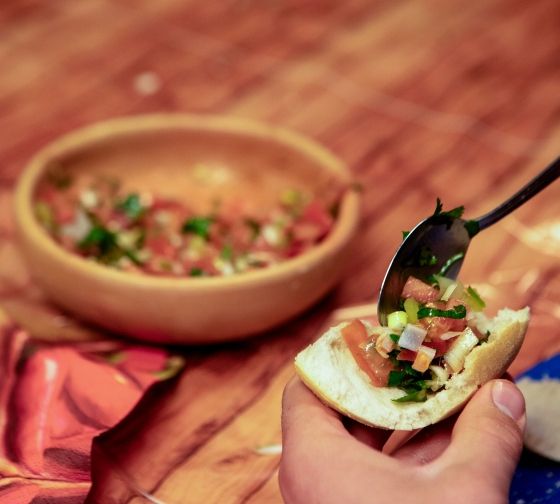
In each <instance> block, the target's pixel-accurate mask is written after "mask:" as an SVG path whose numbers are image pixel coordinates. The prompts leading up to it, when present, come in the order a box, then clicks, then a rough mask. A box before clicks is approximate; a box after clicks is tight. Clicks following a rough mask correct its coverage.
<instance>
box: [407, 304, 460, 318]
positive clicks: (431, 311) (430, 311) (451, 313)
mask: <svg viewBox="0 0 560 504" xmlns="http://www.w3.org/2000/svg"><path fill="white" fill-rule="evenodd" d="M466 316H467V309H466V308H465V307H464V306H463V305H457V306H455V307H454V308H452V309H451V310H440V309H438V308H428V307H426V306H425V307H423V308H420V309H419V310H418V319H423V318H426V317H445V318H452V319H462V318H465V317H466Z"/></svg>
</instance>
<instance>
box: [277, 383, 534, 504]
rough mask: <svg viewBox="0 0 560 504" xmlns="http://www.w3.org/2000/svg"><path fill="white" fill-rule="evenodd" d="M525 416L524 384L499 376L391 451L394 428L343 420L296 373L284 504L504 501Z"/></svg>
mask: <svg viewBox="0 0 560 504" xmlns="http://www.w3.org/2000/svg"><path fill="white" fill-rule="evenodd" d="M344 421H346V419H345V420H344ZM525 423H526V417H525V402H524V400H523V396H522V395H521V392H520V391H519V390H518V389H517V387H516V386H515V385H514V384H513V383H511V382H509V381H507V380H494V381H492V382H490V383H487V384H486V385H484V386H483V387H482V388H481V389H480V390H479V391H478V392H477V393H476V394H475V396H474V397H473V398H472V399H471V401H470V402H469V403H468V404H467V406H466V407H465V409H464V410H463V411H462V413H461V414H460V415H459V416H458V417H456V418H452V419H448V420H446V421H444V422H440V423H439V424H437V425H434V426H431V427H428V428H426V429H424V430H422V431H421V432H420V433H419V434H418V435H417V436H416V437H415V438H413V439H412V441H410V442H409V443H408V444H407V445H405V446H404V447H402V448H400V449H399V450H397V451H396V452H395V453H394V454H393V455H392V456H388V455H385V454H382V453H381V451H380V450H381V447H382V446H383V443H384V442H385V440H386V439H387V437H388V436H389V434H390V432H389V431H384V430H380V429H369V428H366V427H364V426H361V425H358V424H356V423H354V422H350V423H348V425H347V426H345V424H344V423H343V419H342V418H341V417H340V415H339V414H338V413H336V412H335V411H333V410H331V409H330V408H328V407H326V406H324V405H323V404H322V403H321V402H320V401H319V400H318V399H317V398H316V397H315V396H314V395H313V394H312V393H311V392H310V391H309V390H308V389H307V387H306V386H305V385H304V384H303V383H302V382H301V381H300V380H299V379H297V378H296V379H294V380H292V381H291V382H290V383H289V384H288V385H287V386H286V390H285V391H284V399H283V413H282V435H283V445H282V446H283V454H282V461H281V464H280V474H279V481H280V489H281V491H282V496H283V497H284V500H285V502H286V503H287V504H315V503H317V504H319V503H320V504H331V503H332V504H361V503H369V504H372V503H375V504H385V503H390V504H397V503H398V504H408V503H415V504H418V503H424V502H426V503H428V502H430V503H448V502H452V503H453V504H462V503H465V504H467V503H468V504H471V503H473V502H476V503H477V504H486V503H488V504H498V503H499V504H504V503H506V502H507V496H508V490H509V486H510V483H511V478H512V476H513V472H514V471H515V467H516V464H517V461H518V459H519V456H520V453H521V449H522V446H523V430H524V428H525Z"/></svg>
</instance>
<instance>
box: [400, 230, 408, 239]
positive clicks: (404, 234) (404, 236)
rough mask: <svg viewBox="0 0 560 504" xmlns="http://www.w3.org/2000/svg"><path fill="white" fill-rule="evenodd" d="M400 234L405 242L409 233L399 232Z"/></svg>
mask: <svg viewBox="0 0 560 504" xmlns="http://www.w3.org/2000/svg"><path fill="white" fill-rule="evenodd" d="M401 232H402V239H403V240H406V237H407V236H408V235H409V234H410V231H401Z"/></svg>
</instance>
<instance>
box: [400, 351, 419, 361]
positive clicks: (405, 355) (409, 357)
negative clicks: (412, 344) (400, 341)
mask: <svg viewBox="0 0 560 504" xmlns="http://www.w3.org/2000/svg"><path fill="white" fill-rule="evenodd" d="M414 359H416V352H413V351H412V350H406V349H405V350H401V351H400V352H399V355H397V360H402V361H410V362H414Z"/></svg>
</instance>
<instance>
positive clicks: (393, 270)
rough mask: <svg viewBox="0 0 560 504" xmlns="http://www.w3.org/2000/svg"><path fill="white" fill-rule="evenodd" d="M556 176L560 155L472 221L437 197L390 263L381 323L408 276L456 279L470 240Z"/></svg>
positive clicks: (383, 290) (395, 307)
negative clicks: (443, 205) (445, 208)
mask: <svg viewBox="0 0 560 504" xmlns="http://www.w3.org/2000/svg"><path fill="white" fill-rule="evenodd" d="M558 177H560V157H559V158H556V159H555V160H554V161H553V162H552V163H550V165H548V166H547V167H546V168H545V169H544V170H543V171H541V172H540V173H539V174H538V175H537V176H536V177H534V178H533V179H532V180H530V181H529V182H528V183H527V184H526V185H524V186H523V187H522V188H521V189H519V191H517V192H516V193H515V194H514V195H512V196H511V197H509V198H508V199H507V200H506V201H504V202H503V203H502V204H501V205H499V206H497V207H496V208H494V209H493V210H491V211H490V212H488V213H487V214H485V215H483V216H482V217H479V218H478V219H474V220H468V221H466V220H463V219H462V218H461V215H462V213H463V210H464V209H463V207H459V208H456V209H454V210H452V211H450V212H442V211H441V202H440V201H439V200H438V205H437V207H436V212H435V213H434V215H432V216H430V217H428V218H427V219H424V220H423V221H421V222H420V223H419V224H417V225H416V226H415V227H414V229H413V230H412V231H411V232H410V233H409V234H408V235H407V236H406V238H405V239H404V241H403V243H402V244H401V246H400V247H399V249H398V250H397V253H396V254H395V256H394V257H393V260H392V261H391V263H390V264H389V268H388V270H387V273H386V274H385V278H384V280H383V283H382V284H381V291H380V293H379V301H378V303H377V305H378V307H377V313H378V318H379V322H380V323H381V325H387V316H388V315H389V314H390V313H391V312H394V311H397V310H399V309H400V308H399V301H400V298H401V293H402V290H403V287H404V285H405V283H406V281H407V279H408V277H410V276H414V277H416V278H418V279H420V280H424V281H427V280H428V279H429V277H430V275H434V274H440V275H442V276H445V277H447V278H451V279H455V278H457V275H458V274H459V270H460V269H461V266H462V264H463V260H464V258H465V254H466V253H467V249H468V247H469V243H470V241H471V239H472V238H473V237H474V236H475V235H476V234H477V233H479V232H480V231H482V230H484V229H486V228H487V227H490V226H491V225H492V224H495V223H496V222H498V221H499V220H501V219H503V218H504V217H505V216H506V215H509V214H510V213H511V212H513V211H514V210H515V209H517V208H519V207H520V206H521V205H523V203H525V202H527V201H529V200H530V199H531V198H532V197H533V196H535V195H536V194H538V193H539V192H541V191H542V190H543V189H544V188H545V187H547V186H549V185H550V184H551V183H552V182H554V181H555V180H556V179H557V178H558Z"/></svg>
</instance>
